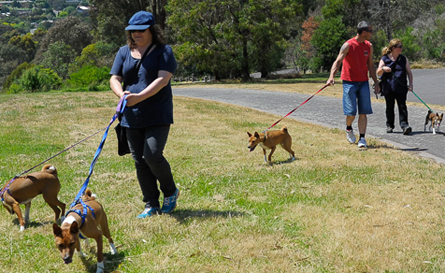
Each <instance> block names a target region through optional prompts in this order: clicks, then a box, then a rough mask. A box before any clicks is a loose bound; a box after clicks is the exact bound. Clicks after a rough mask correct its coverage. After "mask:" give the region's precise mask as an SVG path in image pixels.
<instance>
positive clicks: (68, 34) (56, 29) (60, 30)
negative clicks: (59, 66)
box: [34, 16, 93, 73]
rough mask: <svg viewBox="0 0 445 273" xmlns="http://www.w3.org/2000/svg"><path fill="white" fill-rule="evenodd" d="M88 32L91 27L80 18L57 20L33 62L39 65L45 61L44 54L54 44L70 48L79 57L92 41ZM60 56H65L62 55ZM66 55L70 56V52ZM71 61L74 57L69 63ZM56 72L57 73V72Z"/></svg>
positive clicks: (69, 17) (42, 41) (43, 40)
mask: <svg viewBox="0 0 445 273" xmlns="http://www.w3.org/2000/svg"><path fill="white" fill-rule="evenodd" d="M90 31H91V25H90V24H89V23H88V22H85V21H83V20H82V19H80V18H77V17H72V16H68V17H66V18H63V19H60V20H57V21H56V22H55V23H54V25H53V26H52V27H51V28H50V29H49V30H48V32H47V33H46V35H45V36H44V37H43V39H42V40H41V42H40V47H39V49H38V51H37V54H36V56H35V60H34V62H35V63H37V64H40V63H41V62H42V61H43V60H44V59H45V53H46V52H47V51H48V50H49V48H50V45H51V44H54V43H55V42H60V43H63V44H65V45H68V46H70V47H71V49H73V50H74V51H75V52H76V55H80V53H81V52H82V49H83V48H84V47H86V46H87V45H89V44H91V42H92V41H93V36H92V35H91V34H90ZM60 54H62V55H65V54H64V53H60ZM68 55H71V52H69V54H68ZM73 60H74V57H73V59H71V61H70V62H72V61H73ZM68 63H69V62H67V64H68ZM57 72H58V73H59V71H57Z"/></svg>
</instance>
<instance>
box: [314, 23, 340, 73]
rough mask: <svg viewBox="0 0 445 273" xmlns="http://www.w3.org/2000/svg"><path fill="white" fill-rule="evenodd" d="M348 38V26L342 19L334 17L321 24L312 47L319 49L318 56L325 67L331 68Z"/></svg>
mask: <svg viewBox="0 0 445 273" xmlns="http://www.w3.org/2000/svg"><path fill="white" fill-rule="evenodd" d="M347 38H348V36H347V32H346V26H345V25H344V24H343V20H342V17H334V18H330V19H327V20H323V21H321V22H320V25H319V27H318V28H317V29H316V30H315V31H314V35H313V36H312V45H313V46H314V47H315V48H316V49H317V55H318V57H320V58H321V65H322V66H323V67H325V68H330V67H331V65H332V63H333V62H334V61H335V59H336V58H337V55H338V52H339V51H340V48H341V46H342V45H343V43H344V42H345V41H346V40H347Z"/></svg>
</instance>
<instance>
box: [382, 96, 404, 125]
mask: <svg viewBox="0 0 445 273" xmlns="http://www.w3.org/2000/svg"><path fill="white" fill-rule="evenodd" d="M406 97H407V93H405V94H399V93H394V92H388V94H387V95H385V101H386V126H387V127H391V128H393V129H394V118H395V115H394V106H395V102H396V101H397V107H398V109H399V123H400V127H401V128H402V129H404V128H405V127H408V126H409V124H408V108H407V107H406Z"/></svg>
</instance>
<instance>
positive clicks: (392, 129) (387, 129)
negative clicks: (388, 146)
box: [386, 126, 394, 134]
mask: <svg viewBox="0 0 445 273" xmlns="http://www.w3.org/2000/svg"><path fill="white" fill-rule="evenodd" d="M393 131H394V128H391V127H389V126H388V127H386V133H388V134H389V133H392V132H393Z"/></svg>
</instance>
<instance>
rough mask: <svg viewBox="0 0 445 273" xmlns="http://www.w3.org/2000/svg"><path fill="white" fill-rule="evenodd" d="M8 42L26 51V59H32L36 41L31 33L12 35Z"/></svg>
mask: <svg viewBox="0 0 445 273" xmlns="http://www.w3.org/2000/svg"><path fill="white" fill-rule="evenodd" d="M9 44H11V45H14V46H16V47H18V48H20V49H22V50H23V51H24V52H26V55H27V57H28V58H27V61H31V60H32V59H34V55H35V53H36V47H37V46H36V44H37V42H35V41H34V40H33V39H32V35H31V33H27V34H26V35H22V36H13V37H12V38H11V39H10V40H9Z"/></svg>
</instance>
